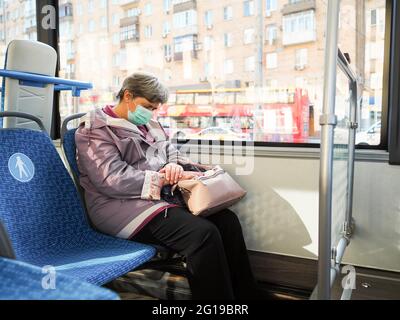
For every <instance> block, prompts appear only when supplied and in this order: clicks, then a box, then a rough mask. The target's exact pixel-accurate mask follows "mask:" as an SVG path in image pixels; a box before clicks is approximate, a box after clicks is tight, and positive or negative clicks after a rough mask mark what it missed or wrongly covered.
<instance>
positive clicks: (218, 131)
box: [174, 127, 249, 141]
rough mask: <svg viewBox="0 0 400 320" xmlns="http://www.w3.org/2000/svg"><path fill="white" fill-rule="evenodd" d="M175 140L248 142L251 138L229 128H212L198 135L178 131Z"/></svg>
mask: <svg viewBox="0 0 400 320" xmlns="http://www.w3.org/2000/svg"><path fill="white" fill-rule="evenodd" d="M174 137H175V138H177V137H178V138H179V139H189V140H190V139H196V140H227V141H237V140H241V141H242V140H247V139H248V138H249V137H248V135H246V134H244V133H237V132H235V131H233V130H231V129H229V128H223V127H210V128H206V129H203V130H201V131H199V132H197V133H185V132H183V131H178V132H176V133H175V135H174Z"/></svg>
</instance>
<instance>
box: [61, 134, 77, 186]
mask: <svg viewBox="0 0 400 320" xmlns="http://www.w3.org/2000/svg"><path fill="white" fill-rule="evenodd" d="M76 130H77V129H71V130H68V131H67V132H65V135H64V137H63V149H64V154H65V157H66V158H67V161H68V164H69V166H70V168H71V170H72V173H73V174H74V175H75V176H76V177H77V178H78V177H79V170H78V164H77V163H76V145H75V132H76Z"/></svg>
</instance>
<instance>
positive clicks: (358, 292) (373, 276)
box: [332, 267, 400, 300]
mask: <svg viewBox="0 0 400 320" xmlns="http://www.w3.org/2000/svg"><path fill="white" fill-rule="evenodd" d="M355 269H356V281H355V289H354V290H353V291H352V293H351V300H400V273H398V272H392V271H383V270H375V269H369V268H361V267H356V268H355ZM345 276H346V274H341V275H340V277H339V278H338V279H337V280H336V281H335V283H334V286H333V288H332V299H340V297H341V295H342V292H343V286H342V281H343V280H345V279H344V277H345Z"/></svg>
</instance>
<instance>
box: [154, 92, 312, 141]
mask: <svg viewBox="0 0 400 320" xmlns="http://www.w3.org/2000/svg"><path fill="white" fill-rule="evenodd" d="M248 97H249V94H248V92H247V93H246V89H218V90H215V91H214V92H212V91H211V90H181V91H176V92H175V93H173V94H171V98H170V100H169V101H168V103H167V104H165V105H163V106H162V107H161V108H160V109H159V111H158V114H157V118H158V120H159V121H160V122H161V124H162V125H163V126H164V127H165V128H166V131H167V133H168V134H169V135H170V136H174V135H177V136H178V137H180V138H183V139H206V140H249V141H265V142H297V143H302V142H307V141H308V138H309V135H310V130H312V127H313V126H312V122H313V119H312V111H310V108H311V105H310V100H309V98H308V94H307V91H306V90H304V89H298V88H297V89H294V90H292V91H290V90H288V89H285V90H273V91H272V90H270V91H268V92H266V93H264V94H263V98H262V102H261V103H254V102H253V101H251V99H249V98H248ZM258 106H259V107H258ZM255 110H257V111H255ZM311 134H312V133H311Z"/></svg>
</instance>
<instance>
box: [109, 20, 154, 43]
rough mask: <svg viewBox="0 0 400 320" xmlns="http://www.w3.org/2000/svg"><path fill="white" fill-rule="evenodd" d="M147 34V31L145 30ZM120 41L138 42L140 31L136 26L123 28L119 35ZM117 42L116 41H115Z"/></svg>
mask: <svg viewBox="0 0 400 320" xmlns="http://www.w3.org/2000/svg"><path fill="white" fill-rule="evenodd" d="M145 32H146V29H145ZM119 37H120V38H119V39H120V41H127V40H136V39H138V37H139V36H138V31H137V28H136V25H135V24H131V25H127V26H123V27H121V29H120V34H119ZM115 41H116V39H115Z"/></svg>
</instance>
